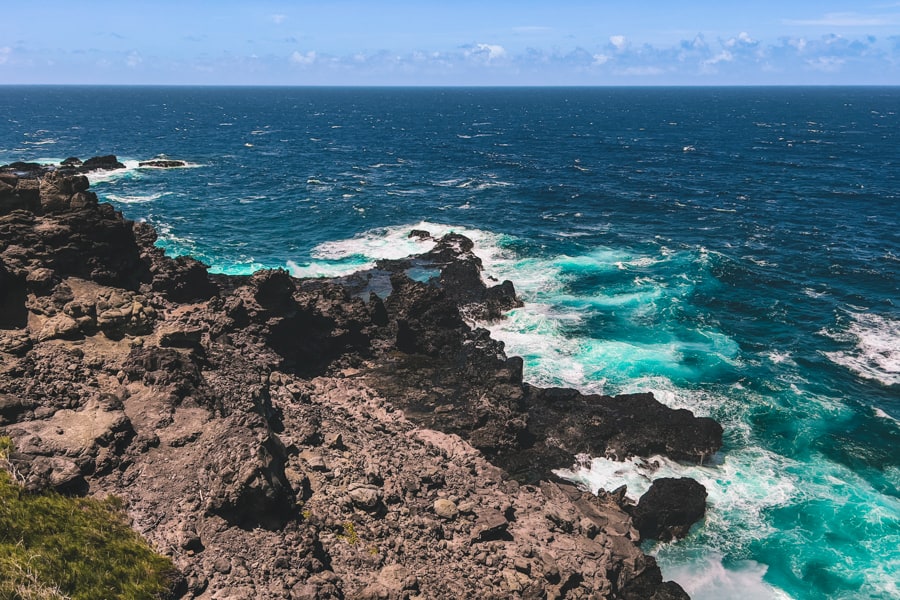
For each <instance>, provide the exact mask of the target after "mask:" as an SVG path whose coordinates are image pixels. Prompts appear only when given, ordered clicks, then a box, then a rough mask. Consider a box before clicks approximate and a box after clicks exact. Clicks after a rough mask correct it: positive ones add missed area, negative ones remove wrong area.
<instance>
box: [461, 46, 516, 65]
mask: <svg viewBox="0 0 900 600" xmlns="http://www.w3.org/2000/svg"><path fill="white" fill-rule="evenodd" d="M464 54H465V55H466V56H467V57H470V58H475V59H477V60H481V61H484V62H487V63H492V62H495V61H497V60H500V59H502V58H505V57H506V48H504V47H503V46H501V45H499V44H473V45H471V46H466V47H464Z"/></svg>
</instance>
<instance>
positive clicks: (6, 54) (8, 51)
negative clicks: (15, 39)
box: [0, 46, 12, 65]
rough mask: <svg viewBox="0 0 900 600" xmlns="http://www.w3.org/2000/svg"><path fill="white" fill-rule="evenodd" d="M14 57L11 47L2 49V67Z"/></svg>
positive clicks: (0, 59)
mask: <svg viewBox="0 0 900 600" xmlns="http://www.w3.org/2000/svg"><path fill="white" fill-rule="evenodd" d="M10 55H12V48H10V47H9V46H4V47H3V48H0V65H5V64H6V63H7V62H9V57H10Z"/></svg>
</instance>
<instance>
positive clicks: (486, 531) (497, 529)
mask: <svg viewBox="0 0 900 600" xmlns="http://www.w3.org/2000/svg"><path fill="white" fill-rule="evenodd" d="M508 528H509V521H508V520H507V518H506V517H505V516H503V513H501V512H500V511H498V510H495V509H486V510H483V511H481V512H480V513H478V520H477V521H475V528H474V531H473V537H472V539H473V541H476V542H487V541H491V540H496V539H500V538H502V537H503V536H505V535H506V530H507V529H508Z"/></svg>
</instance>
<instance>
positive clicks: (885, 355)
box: [824, 312, 900, 386]
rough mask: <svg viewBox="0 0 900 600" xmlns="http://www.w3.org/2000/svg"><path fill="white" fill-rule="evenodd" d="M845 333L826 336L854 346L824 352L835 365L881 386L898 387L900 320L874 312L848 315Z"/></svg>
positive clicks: (899, 382)
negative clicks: (848, 320) (848, 348)
mask: <svg viewBox="0 0 900 600" xmlns="http://www.w3.org/2000/svg"><path fill="white" fill-rule="evenodd" d="M849 314H850V319H851V321H850V324H849V326H848V327H847V328H846V330H844V331H841V332H838V333H831V332H826V335H828V336H829V337H831V338H832V339H835V340H838V341H848V342H853V343H855V347H854V348H853V349H850V350H839V351H836V352H825V353H824V354H825V356H827V357H828V358H829V360H831V361H832V362H834V363H835V364H838V365H841V366H844V367H847V368H848V369H850V370H851V371H853V372H854V373H856V374H857V375H859V376H860V377H863V378H865V379H872V380H875V381H878V382H879V383H881V384H882V385H886V386H895V385H900V319H897V318H893V317H890V316H887V315H879V314H875V313H862V312H859V313H853V312H852V313H849Z"/></svg>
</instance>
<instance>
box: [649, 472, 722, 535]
mask: <svg viewBox="0 0 900 600" xmlns="http://www.w3.org/2000/svg"><path fill="white" fill-rule="evenodd" d="M632 512H633V514H634V525H635V527H637V529H638V531H640V532H641V537H642V538H644V539H657V540H661V541H663V542H667V541H669V540H671V539H673V538H683V537H685V536H686V535H687V534H688V531H690V528H691V526H692V525H693V524H694V523H696V522H697V521H699V520H700V519H702V518H703V515H704V514H705V512H706V488H704V487H703V485H701V484H700V483H698V482H697V481H695V480H693V479H691V478H689V477H682V478H680V479H675V478H671V477H662V478H660V479H656V480H654V481H653V483H652V484H651V485H650V489H649V490H647V492H646V493H644V495H643V496H641V497H640V500H639V501H638V504H637V506H636V507H635V508H634V509H633V511H632Z"/></svg>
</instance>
